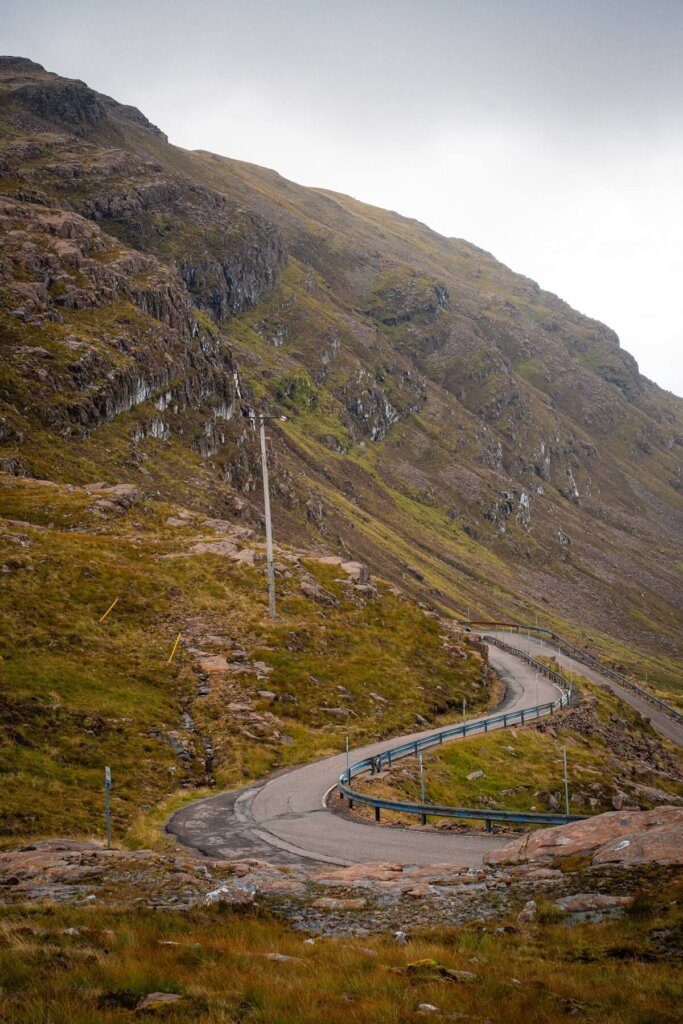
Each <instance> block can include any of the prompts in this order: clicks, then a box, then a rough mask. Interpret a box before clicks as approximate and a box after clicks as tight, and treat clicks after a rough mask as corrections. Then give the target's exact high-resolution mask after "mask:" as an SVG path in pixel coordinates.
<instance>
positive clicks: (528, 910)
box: [517, 900, 538, 924]
mask: <svg viewBox="0 0 683 1024" xmlns="http://www.w3.org/2000/svg"><path fill="white" fill-rule="evenodd" d="M537 909H538V908H537V906H536V900H529V902H528V903H525V904H524V908H523V909H522V910H520V912H519V914H517V920H518V921H519V923H520V924H531V922H532V921H533V920H534V918H535V917H536V911H537Z"/></svg>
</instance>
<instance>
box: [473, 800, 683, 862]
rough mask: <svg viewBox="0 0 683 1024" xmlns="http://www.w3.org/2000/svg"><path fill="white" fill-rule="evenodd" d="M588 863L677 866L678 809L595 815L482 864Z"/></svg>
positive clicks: (682, 815) (520, 842)
mask: <svg viewBox="0 0 683 1024" xmlns="http://www.w3.org/2000/svg"><path fill="white" fill-rule="evenodd" d="M577 855H578V856H582V857H584V856H585V857H590V858H591V860H592V862H593V863H594V864H605V863H619V864H649V863H652V864H683V808H680V807H657V808H656V809H655V810H652V811H621V812H612V811H610V812H608V813H607V814H597V815H595V816H594V817H592V818H586V819H585V820H584V821H576V822H572V823H571V824H569V825H558V826H556V827H555V828H545V829H541V830H539V831H538V832H533V833H532V834H531V835H528V836H525V837H524V838H523V839H516V840H514V842H512V843H508V845H507V846H503V847H501V848H500V849H498V850H492V851H491V852H490V853H488V854H487V855H486V857H485V860H486V863H488V864H505V863H516V864H519V863H523V862H526V861H541V862H543V861H545V862H548V861H554V860H556V859H558V858H562V857H573V856H577Z"/></svg>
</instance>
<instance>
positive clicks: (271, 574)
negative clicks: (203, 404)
mask: <svg viewBox="0 0 683 1024" xmlns="http://www.w3.org/2000/svg"><path fill="white" fill-rule="evenodd" d="M260 432H261V470H262V473H263V510H264V512H265V516H266V559H267V562H268V613H269V615H270V617H271V619H274V618H275V570H274V569H273V527H272V524H271V521H270V490H269V487H268V458H267V455H266V420H265V417H264V415H263V413H261V431H260Z"/></svg>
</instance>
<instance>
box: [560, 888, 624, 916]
mask: <svg viewBox="0 0 683 1024" xmlns="http://www.w3.org/2000/svg"><path fill="white" fill-rule="evenodd" d="M632 903H633V896H603V895H602V894H601V893H586V892H582V893H576V895H574V896H563V897H562V899H559V900H557V902H556V903H555V906H556V907H558V908H559V909H560V910H566V911H567V912H568V913H570V914H582V913H586V912H588V911H591V910H616V909H618V908H619V907H630V906H631V904H632Z"/></svg>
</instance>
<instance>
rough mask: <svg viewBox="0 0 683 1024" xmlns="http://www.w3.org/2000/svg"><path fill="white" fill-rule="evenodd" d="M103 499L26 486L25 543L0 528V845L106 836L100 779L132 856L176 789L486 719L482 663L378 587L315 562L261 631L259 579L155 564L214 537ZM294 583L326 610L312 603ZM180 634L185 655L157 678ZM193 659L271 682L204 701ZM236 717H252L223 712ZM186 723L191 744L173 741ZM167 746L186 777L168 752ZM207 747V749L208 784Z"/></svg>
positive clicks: (252, 574)
mask: <svg viewBox="0 0 683 1024" xmlns="http://www.w3.org/2000/svg"><path fill="white" fill-rule="evenodd" d="M101 497H102V495H101V493H100V492H97V491H96V492H93V493H88V492H86V491H84V490H82V489H79V488H64V487H58V486H48V485H45V484H41V483H40V482H37V481H29V480H21V479H19V480H14V481H8V485H7V486H6V488H5V489H4V491H3V511H4V513H5V515H6V516H7V520H13V521H19V525H11V524H10V523H9V522H8V521H5V526H4V527H3V531H4V532H3V536H2V540H1V542H0V557H1V558H2V560H4V561H6V563H7V565H8V566H9V571H8V572H7V573H5V574H4V575H3V587H4V600H3V604H2V608H1V609H0V632H1V633H2V637H3V641H2V644H1V645H0V657H1V659H2V660H1V661H0V702H1V703H0V749H1V754H2V757H1V759H0V764H1V767H0V773H1V774H2V778H3V785H2V787H1V796H0V816H1V817H0V842H2V843H5V844H7V843H12V842H16V841H17V840H19V839H24V838H26V837H31V836H38V835H44V834H51V833H52V834H54V833H59V834H86V835H87V834H90V833H93V832H100V831H101V819H102V781H103V768H104V765H105V764H108V765H110V766H111V768H112V772H113V775H114V781H115V785H114V789H113V791H112V813H113V823H114V834H115V835H116V836H117V837H119V838H120V839H124V840H125V841H127V842H130V843H131V844H133V845H139V843H140V841H141V839H140V837H141V836H145V837H146V838H150V828H151V826H150V822H153V823H155V824H157V825H158V824H159V816H158V814H157V812H156V810H155V808H156V807H157V805H160V804H161V805H162V806H166V804H165V803H164V802H165V801H167V800H168V799H169V798H170V799H184V796H183V791H184V792H185V794H191V793H192V792H193V791H194V789H195V787H197V786H206V785H207V784H210V785H217V786H226V787H230V786H237V785H242V784H243V783H244V782H245V781H252V780H254V779H258V778H261V777H262V776H263V775H265V774H267V773H268V772H269V771H270V770H272V769H274V768H277V767H282V766H283V765H289V764H296V763H300V762H303V761H308V760H311V759H313V758H315V757H319V756H323V755H324V754H328V753H330V752H333V751H335V750H339V749H342V748H343V745H344V738H345V736H346V735H349V736H350V738H351V741H352V743H355V742H360V741H363V740H365V739H369V738H372V737H374V736H380V735H387V734H392V733H394V732H400V731H402V730H405V729H408V728H412V727H413V726H414V724H415V721H416V717H415V716H416V715H417V714H421V715H424V716H428V717H429V718H430V719H431V720H433V721H435V722H437V721H440V720H442V719H447V718H448V717H449V714H451V713H452V709H453V708H454V707H457V706H458V705H459V703H460V701H461V699H462V696H463V695H467V699H468V701H469V702H470V704H471V705H472V706H480V707H484V706H485V705H486V703H487V701H488V699H489V695H488V689H487V686H486V685H485V684H484V682H483V680H482V675H481V662H480V660H479V658H478V655H476V653H474V652H471V651H470V656H469V657H468V658H467V659H466V660H463V659H461V658H459V657H453V655H452V654H450V653H449V652H448V651H447V650H446V649H445V648H444V645H443V644H444V641H443V639H442V633H443V627H442V626H441V625H440V624H439V623H438V622H435V621H434V620H432V619H431V618H429V617H427V616H425V615H423V614H422V612H421V611H419V610H418V609H416V607H415V606H414V605H413V604H411V603H410V602H408V601H405V600H403V599H401V598H399V597H397V596H395V595H394V594H392V593H390V591H389V589H388V588H387V587H386V585H384V584H381V583H380V585H379V591H378V594H377V596H376V597H375V598H372V599H369V600H364V599H362V598H360V597H359V596H358V595H356V594H355V592H354V591H353V590H349V589H348V588H347V587H346V585H345V584H344V583H343V582H341V581H340V577H342V578H343V579H344V580H345V579H346V576H345V574H344V573H341V572H340V570H339V569H338V568H337V567H335V566H323V565H320V564H318V563H317V562H316V561H315V560H310V561H307V562H306V563H305V567H302V568H296V567H294V568H293V570H292V571H291V575H290V576H289V578H288V577H287V576H279V577H278V581H277V591H278V611H279V615H278V619H277V620H276V621H275V622H270V621H269V619H268V617H267V614H266V607H267V605H266V586H265V575H264V569H263V567H262V565H257V566H256V567H253V568H252V567H248V566H240V567H238V566H236V565H235V564H234V563H232V562H230V561H229V560H227V559H226V558H225V557H223V556H220V555H215V554H207V555H202V556H196V555H195V556H193V555H184V556H183V557H171V558H167V557H164V556H166V555H177V554H178V553H179V552H183V551H186V550H188V548H189V547H190V546H191V544H192V543H193V542H196V540H197V539H198V538H206V537H207V536H209V537H210V536H211V530H210V529H209V528H208V527H206V526H205V525H203V517H202V516H201V515H198V516H195V517H194V518H190V519H188V520H187V526H183V527H174V526H169V525H168V524H167V522H166V520H167V518H168V517H169V516H170V515H171V514H172V513H174V512H176V511H177V510H176V509H175V508H174V507H173V506H171V505H165V504H163V503H161V502H152V501H146V500H141V501H139V502H138V503H137V504H135V505H134V506H133V507H132V508H130V509H128V510H127V511H123V512H120V513H119V514H116V513H108V514H106V515H104V516H102V515H101V514H98V512H97V502H98V500H99V499H100V498H101ZM21 523H24V524H25V525H21ZM221 536H222V535H221V534H220V533H218V534H216V535H215V539H217V540H218V539H220V538H221ZM304 571H305V572H306V573H309V574H313V575H314V576H315V577H316V578H317V580H318V583H319V585H320V586H322V587H323V588H324V589H325V590H326V591H327V592H328V593H329V594H331V595H332V597H333V598H334V600H335V602H336V604H335V605H334V606H333V607H324V606H322V605H320V604H318V603H316V602H314V601H312V600H311V599H310V598H307V597H304V595H303V594H302V593H301V591H300V589H299V585H300V580H301V576H302V573H303V572H304ZM115 598H117V599H118V601H117V604H116V606H115V608H114V609H113V610H112V612H111V613H110V614H109V615H108V616H107V618H106V619H105V620H104V621H103V622H100V621H99V619H100V617H101V616H102V615H103V613H104V612H105V611H106V609H107V608H108V607H109V606H110V604H111V603H112V602H113V601H114V599H115ZM178 633H181V634H182V636H183V643H182V645H181V646H180V648H179V650H178V653H177V655H176V657H175V659H174V661H173V663H172V664H171V665H168V664H167V659H168V657H169V654H170V651H171V648H172V645H173V642H174V640H175V637H176V635H177V634H178ZM210 636H223V637H225V638H226V644H227V648H222V647H220V646H219V648H215V647H212V646H211V641H209V640H207V639H206V637H210ZM207 644H208V645H209V646H208V648H207ZM191 647H195V648H197V647H203V648H206V649H207V651H208V652H209V653H211V652H213V653H221V654H227V656H228V658H229V657H230V650H231V649H245V650H247V651H248V653H249V657H250V660H251V661H255V662H258V661H263V662H265V663H266V665H267V666H268V667H269V669H270V672H269V674H268V675H267V678H264V679H258V678H257V676H256V670H254V669H251V670H250V671H248V672H247V673H246V674H242V675H237V676H234V675H231V674H228V675H223V676H221V675H217V676H213V677H212V682H211V691H210V693H209V694H208V695H207V696H203V697H201V698H200V697H198V696H197V685H198V681H199V680H198V677H197V670H198V660H197V657H195V656H194V655H193V654H192V653H191V652H190V651H189V648H191ZM259 690H268V691H270V692H272V693H274V694H275V700H274V701H273V700H272V699H271V698H267V699H262V698H261V697H259V694H258V691H259ZM372 693H374V694H376V695H377V696H378V697H379V698H382V699H381V700H378V699H377V698H376V697H374V696H371V694H372ZM245 701H246V702H247V705H248V706H249V707H251V708H252V709H253V716H252V715H250V716H241V715H240V714H239V713H234V712H232V711H231V710H230V707H229V705H230V704H231V703H234V704H236V705H238V706H239V705H241V704H243V703H244V702H245ZM325 707H328V708H330V707H331V708H340V707H341V708H349V709H350V712H351V713H350V714H349V715H348V716H347V717H344V716H340V715H336V714H335V713H330V712H328V711H325V710H324V708H325ZM183 711H189V712H191V714H192V717H193V720H194V723H195V730H194V732H191V733H190V732H187V730H184V729H183V724H182V712H183ZM178 730H180V732H181V733H182V742H183V743H184V744H185V745H186V749H188V750H189V752H190V760H189V762H187V763H181V762H180V761H179V760H178V758H177V756H176V755H175V754H174V752H173V750H172V748H171V745H170V741H169V738H168V737H169V733H172V732H176V733H177V732H178ZM204 738H207V739H210V741H211V744H212V746H213V747H214V748H215V757H214V763H213V765H212V766H211V768H206V767H205V765H204ZM179 791H180V795H179Z"/></svg>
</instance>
